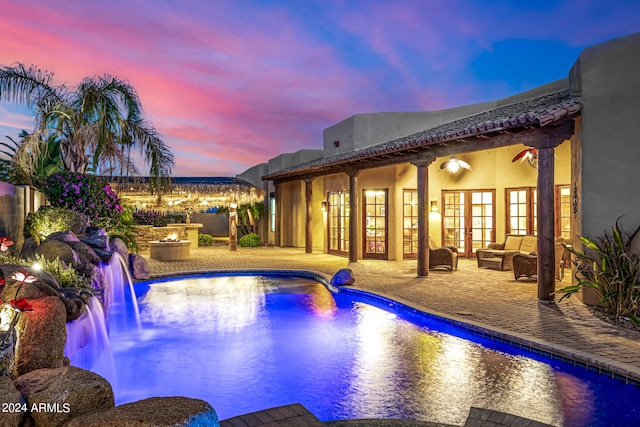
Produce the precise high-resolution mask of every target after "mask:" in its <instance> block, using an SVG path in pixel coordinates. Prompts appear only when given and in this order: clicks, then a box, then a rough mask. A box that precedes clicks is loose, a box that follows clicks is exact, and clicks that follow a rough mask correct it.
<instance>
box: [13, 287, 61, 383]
mask: <svg viewBox="0 0 640 427" xmlns="http://www.w3.org/2000/svg"><path fill="white" fill-rule="evenodd" d="M27 302H28V303H29V304H31V306H32V307H33V311H27V312H23V313H20V314H19V316H20V317H19V320H18V324H17V326H16V329H17V330H18V336H19V337H20V339H19V342H18V345H17V346H16V354H15V364H14V373H13V375H14V376H20V375H22V374H26V373H27V372H31V371H33V370H36V369H41V368H60V367H62V366H63V364H64V345H65V343H66V341H67V328H66V325H67V311H66V309H65V306H64V304H63V303H62V301H61V300H60V298H58V297H57V296H55V297H43V298H36V299H32V300H27Z"/></svg>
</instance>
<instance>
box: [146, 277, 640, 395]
mask: <svg viewBox="0 0 640 427" xmlns="http://www.w3.org/2000/svg"><path fill="white" fill-rule="evenodd" d="M207 275H215V276H223V275H271V276H294V277H300V278H306V279H311V280H316V281H318V282H320V283H322V284H323V285H325V286H326V287H327V288H328V289H329V290H330V291H332V292H342V293H344V294H347V295H348V294H352V295H360V296H365V297H367V298H371V299H374V300H376V299H377V300H378V301H379V302H382V303H385V304H389V305H391V306H395V307H396V308H400V309H401V310H406V311H408V312H410V313H413V314H420V315H425V316H431V317H433V318H435V319H438V320H440V321H444V322H449V323H451V324H452V325H454V326H456V327H458V328H461V329H463V330H465V331H466V332H468V333H470V334H472V335H474V336H478V337H481V338H485V339H489V340H491V341H494V342H498V343H501V344H507V345H511V346H513V347H515V348H518V349H521V350H525V351H528V352H531V353H533V354H537V355H541V356H544V357H548V358H550V359H554V360H558V361H562V362H564V363H568V364H571V365H574V366H578V367H581V368H583V369H587V370H588V371H591V372H596V373H598V374H601V375H605V376H607V377H609V378H612V379H615V380H619V381H623V382H624V383H626V384H632V385H634V386H636V387H640V372H638V370H637V369H636V368H635V367H633V366H631V365H629V367H625V366H621V365H620V364H618V363H608V362H605V361H603V360H601V359H599V358H598V357H596V356H594V355H593V354H589V353H586V352H581V351H577V350H575V349H572V348H570V347H565V346H562V345H558V344H552V343H549V342H547V341H544V340H539V339H538V340H536V339H531V338H528V337H523V336H520V335H518V334H515V333H513V332H507V331H504V330H499V329H498V328H496V327H487V326H486V325H483V324H481V323H476V322H473V321H470V320H469V319H463V318H458V317H456V316H453V315H451V314H444V313H441V312H437V311H435V310H429V311H426V310H425V309H423V308H420V307H417V306H416V305H415V304H412V303H410V302H407V301H404V300H402V299H399V298H396V297H391V296H388V295H385V294H383V293H376V292H371V291H365V290H362V289H357V288H352V287H349V286H334V285H332V284H331V282H330V279H329V278H328V277H327V276H326V275H324V274H322V273H320V272H316V271H312V270H301V269H265V268H259V269H250V268H243V269H216V270H194V271H191V272H172V273H159V274H151V275H150V276H149V279H146V280H136V281H135V282H136V283H146V282H152V281H156V280H162V279H171V278H176V277H194V276H196V277H197V276H207ZM539 304H549V303H547V302H539Z"/></svg>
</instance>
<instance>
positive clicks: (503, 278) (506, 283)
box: [142, 246, 640, 382]
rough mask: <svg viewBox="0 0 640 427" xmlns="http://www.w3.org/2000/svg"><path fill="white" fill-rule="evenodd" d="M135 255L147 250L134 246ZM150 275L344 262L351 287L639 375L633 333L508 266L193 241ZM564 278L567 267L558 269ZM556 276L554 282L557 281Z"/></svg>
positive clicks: (639, 348)
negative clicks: (184, 253) (426, 267)
mask: <svg viewBox="0 0 640 427" xmlns="http://www.w3.org/2000/svg"><path fill="white" fill-rule="evenodd" d="M142 255H143V256H146V255H147V254H145V253H142ZM149 267H150V272H151V274H152V276H160V275H166V274H172V273H180V272H196V271H210V270H252V269H256V270H267V269H289V270H309V271H314V272H317V273H320V274H321V275H322V276H323V277H325V278H326V279H327V280H330V278H331V277H332V276H333V274H334V273H335V272H336V271H337V270H339V269H341V268H351V269H352V270H353V273H354V276H355V278H356V283H355V285H354V286H353V288H356V289H361V290H365V291H368V292H372V293H375V294H379V295H382V296H385V297H388V298H390V299H393V300H395V301H398V302H400V303H403V304H406V305H408V306H411V307H413V308H416V309H419V310H421V311H426V312H429V313H433V314H436V315H440V316H442V317H446V318H448V319H452V320H454V321H457V322H463V323H464V324H466V325H469V326H471V327H472V328H473V329H475V330H478V331H486V332H489V331H491V334H492V335H495V336H498V337H502V338H505V339H507V340H510V341H513V342H516V343H521V344H524V345H527V346H531V347H535V348H538V349H542V350H544V351H548V352H550V353H552V354H555V355H560V356H564V357H568V358H571V359H574V360H577V361H578V362H584V363H588V364H590V365H592V366H595V367H598V368H602V369H604V370H608V371H612V372H615V373H617V374H619V375H622V376H624V377H627V378H629V379H631V380H635V381H639V382H640V334H639V333H636V332H633V331H628V330H624V329H620V328H617V327H615V326H613V325H609V324H607V323H605V322H602V321H600V320H598V319H596V318H595V317H593V315H592V314H591V313H590V311H589V310H588V309H587V308H586V307H585V306H584V305H583V304H582V303H581V302H580V301H579V300H578V299H577V298H576V297H572V298H570V299H568V300H564V301H562V302H555V303H546V302H539V301H538V299H537V283H536V282H533V281H523V280H520V281H515V280H514V278H513V272H511V271H494V270H487V269H479V268H478V267H477V265H476V263H475V260H465V259H461V260H460V264H459V267H458V270H457V271H454V272H453V273H449V272H446V271H431V272H430V273H429V276H428V277H424V278H418V277H416V261H415V260H403V261H380V260H359V261H358V262H355V263H350V262H349V261H348V259H346V258H342V257H338V256H333V255H328V254H320V253H313V254H306V253H305V252H304V250H303V249H298V248H274V247H260V248H238V251H237V252H231V251H229V250H228V248H227V247H226V246H212V247H201V248H197V249H193V250H192V251H191V259H189V260H185V261H170V262H160V261H155V260H152V259H149ZM565 273H566V275H565V281H567V280H568V277H569V276H570V271H569V270H565ZM557 283H558V287H561V286H564V285H566V284H567V282H565V283H560V282H557Z"/></svg>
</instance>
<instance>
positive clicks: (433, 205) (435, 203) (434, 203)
mask: <svg viewBox="0 0 640 427" xmlns="http://www.w3.org/2000/svg"><path fill="white" fill-rule="evenodd" d="M431 212H438V201H437V200H432V201H431Z"/></svg>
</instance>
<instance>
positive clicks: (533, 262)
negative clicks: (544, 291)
mask: <svg viewBox="0 0 640 427" xmlns="http://www.w3.org/2000/svg"><path fill="white" fill-rule="evenodd" d="M554 252H555V253H554V264H555V276H556V280H562V277H563V276H564V265H563V263H564V246H562V243H560V242H556V243H555V245H554ZM513 275H514V276H515V278H516V280H518V279H519V278H521V277H527V278H529V279H535V280H538V255H537V254H536V253H535V252H532V253H530V254H516V255H514V256H513Z"/></svg>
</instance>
